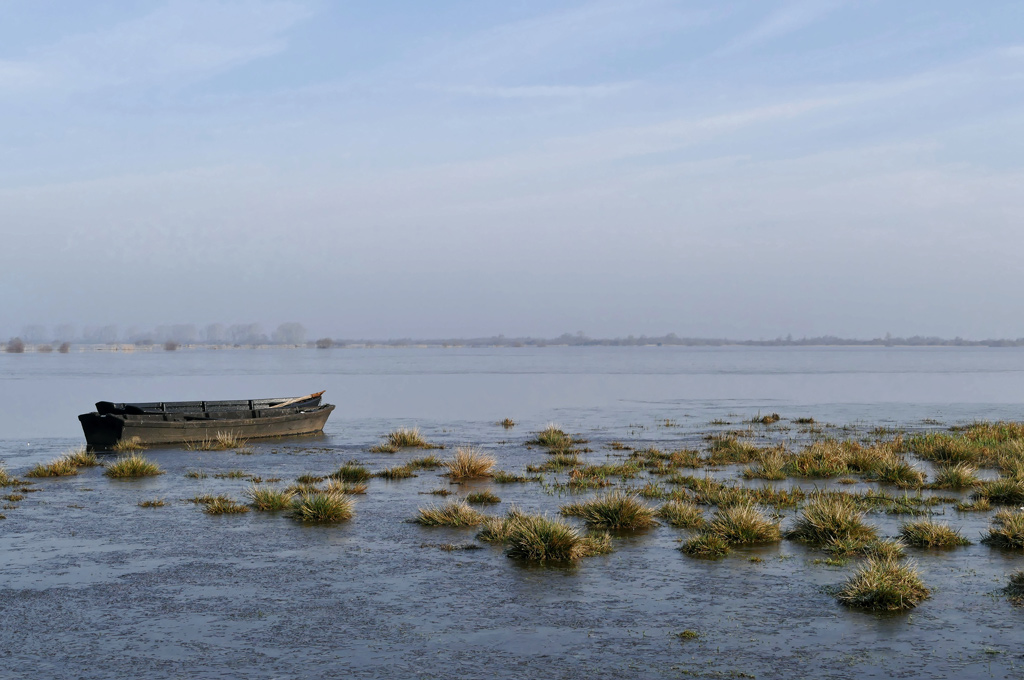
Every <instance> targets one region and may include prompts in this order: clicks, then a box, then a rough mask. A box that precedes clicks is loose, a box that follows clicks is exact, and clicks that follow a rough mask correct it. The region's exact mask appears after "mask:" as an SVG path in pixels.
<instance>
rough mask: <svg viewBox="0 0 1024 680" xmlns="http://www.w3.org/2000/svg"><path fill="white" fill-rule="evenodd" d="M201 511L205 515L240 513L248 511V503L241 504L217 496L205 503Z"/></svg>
mask: <svg viewBox="0 0 1024 680" xmlns="http://www.w3.org/2000/svg"><path fill="white" fill-rule="evenodd" d="M205 505H206V507H205V508H203V512H205V513H206V514H207V515H241V514H244V513H246V512H249V506H248V505H242V504H241V503H239V502H238V501H235V500H233V499H231V498H225V497H224V496H219V497H217V498H215V499H213V500H212V501H210V502H209V503H206V504H205Z"/></svg>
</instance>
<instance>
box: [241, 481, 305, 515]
mask: <svg viewBox="0 0 1024 680" xmlns="http://www.w3.org/2000/svg"><path fill="white" fill-rule="evenodd" d="M245 495H246V497H248V499H249V505H251V506H252V507H253V508H255V509H256V510H260V511H263V512H275V511H279V510H287V509H288V508H290V507H291V505H292V499H293V498H294V497H295V496H294V494H293V493H291V492H290V491H288V490H287V489H275V488H273V487H269V486H259V485H257V484H253V485H251V486H250V487H249V488H248V489H246V490H245Z"/></svg>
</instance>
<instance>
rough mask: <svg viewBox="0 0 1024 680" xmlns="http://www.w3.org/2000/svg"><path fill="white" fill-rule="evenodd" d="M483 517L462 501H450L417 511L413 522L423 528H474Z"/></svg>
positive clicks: (481, 521)
mask: <svg viewBox="0 0 1024 680" xmlns="http://www.w3.org/2000/svg"><path fill="white" fill-rule="evenodd" d="M484 519H485V517H484V515H483V514H481V513H480V512H478V511H476V510H474V509H473V508H471V507H469V505H467V504H466V503H465V502H464V501H450V502H448V503H446V504H445V505H440V506H438V505H430V506H427V507H425V508H420V509H419V515H418V516H417V517H416V519H414V520H413V521H414V522H415V523H416V524H420V525H422V526H425V527H475V526H478V525H479V524H481V523H483V521H484Z"/></svg>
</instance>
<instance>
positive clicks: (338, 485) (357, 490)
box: [324, 479, 369, 496]
mask: <svg viewBox="0 0 1024 680" xmlns="http://www.w3.org/2000/svg"><path fill="white" fill-rule="evenodd" d="M368 488H369V487H368V486H367V485H366V483H365V482H342V481H340V480H337V479H332V480H331V481H329V482H327V486H325V487H324V490H325V491H327V492H329V493H343V494H349V495H353V496H361V495H363V494H365V493H366V490H367V489H368Z"/></svg>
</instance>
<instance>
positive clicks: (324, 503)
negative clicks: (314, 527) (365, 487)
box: [291, 491, 356, 524]
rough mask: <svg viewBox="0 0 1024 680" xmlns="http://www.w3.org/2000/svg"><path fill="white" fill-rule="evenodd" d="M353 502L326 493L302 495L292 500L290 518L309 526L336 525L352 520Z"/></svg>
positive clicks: (341, 496) (338, 494)
mask: <svg viewBox="0 0 1024 680" xmlns="http://www.w3.org/2000/svg"><path fill="white" fill-rule="evenodd" d="M355 505H356V504H355V501H354V500H352V499H351V498H350V497H348V496H347V495H346V494H342V493H333V492H328V491H314V492H308V493H302V494H299V495H298V496H296V497H295V498H293V499H292V506H291V516H292V517H293V518H295V519H297V520H299V521H300V522H306V523H309V524H336V523H338V522H344V521H346V520H349V519H352V515H353V514H355Z"/></svg>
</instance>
